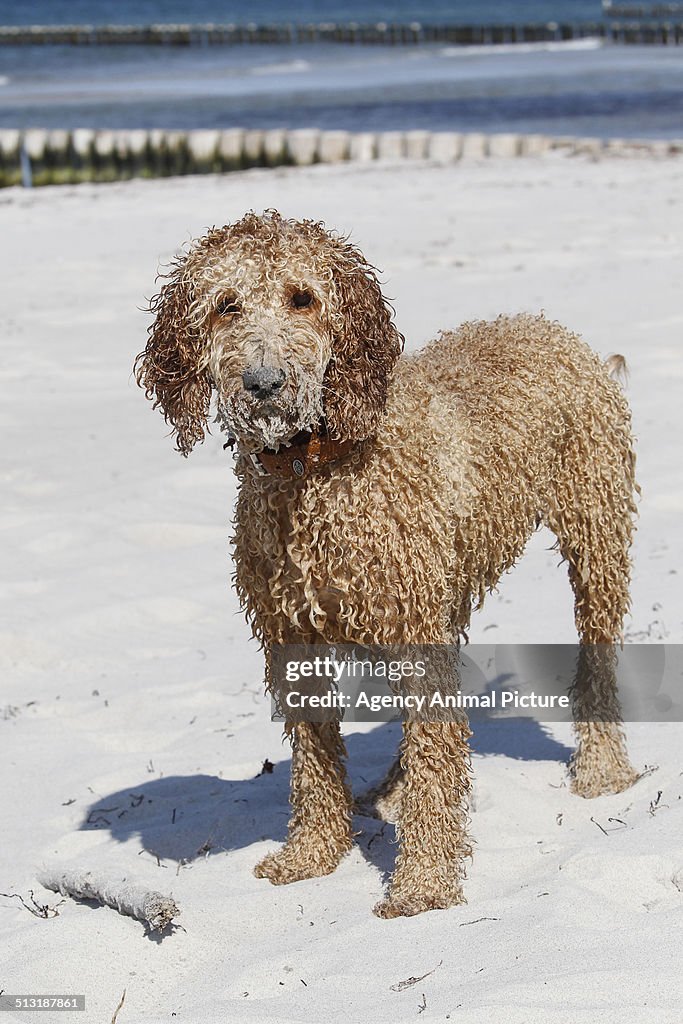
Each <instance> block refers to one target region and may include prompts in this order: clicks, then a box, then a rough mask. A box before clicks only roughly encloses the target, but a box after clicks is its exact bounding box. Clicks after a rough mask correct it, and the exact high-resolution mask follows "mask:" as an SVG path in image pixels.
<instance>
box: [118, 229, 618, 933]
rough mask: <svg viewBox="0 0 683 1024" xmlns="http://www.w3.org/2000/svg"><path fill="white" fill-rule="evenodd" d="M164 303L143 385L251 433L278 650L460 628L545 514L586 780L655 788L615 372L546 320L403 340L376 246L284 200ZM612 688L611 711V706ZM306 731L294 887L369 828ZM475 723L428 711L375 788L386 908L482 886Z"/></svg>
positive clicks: (207, 251) (439, 903)
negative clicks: (387, 826) (647, 750)
mask: <svg viewBox="0 0 683 1024" xmlns="http://www.w3.org/2000/svg"><path fill="white" fill-rule="evenodd" d="M151 310H152V312H153V313H154V314H155V317H156V318H155V321H154V323H153V324H152V325H151V327H150V331H149V339H148V342H147V347H146V349H145V350H144V352H142V353H140V355H139V356H138V359H137V362H136V371H137V379H138V382H139V383H140V384H141V385H142V387H144V389H145V391H146V393H147V395H148V397H150V398H153V400H154V403H155V405H156V406H160V407H161V410H162V411H163V413H164V416H165V417H166V420H167V421H168V422H169V423H170V424H171V425H172V427H173V432H174V435H175V438H176V440H177V446H178V449H179V450H180V451H181V452H182V453H183V454H184V455H187V454H188V453H189V451H190V450H191V449H192V447H193V445H194V444H195V443H196V442H198V441H201V440H202V439H203V438H204V435H205V431H206V430H207V419H208V417H209V413H210V406H211V401H212V396H213V395H214V393H215V399H216V403H217V411H218V418H219V422H220V423H221V425H222V427H223V429H225V430H226V431H227V432H228V433H229V435H230V436H231V437H232V438H233V439H234V443H235V445H236V454H237V461H236V471H237V474H238V477H239V481H240V492H239V499H238V503H237V512H236V533H235V539H234V542H235V558H236V586H237V590H238V593H239V597H240V599H241V601H242V603H243V605H244V608H245V609H246V611H247V613H248V616H249V619H250V621H251V623H252V626H253V630H254V633H255V634H256V636H257V637H258V638H259V639H260V640H261V641H262V643H263V645H264V647H265V649H266V655H267V654H268V650H269V648H271V647H272V645H274V644H281V643H292V642H296V643H330V642H336V643H340V642H348V643H356V642H357V643H363V644H381V645H390V644H415V643H419V644H427V643H428V644H443V643H445V644H452V643H455V642H457V641H458V640H459V639H460V638H462V637H464V636H465V632H466V630H467V627H468V623H469V620H470V614H471V611H472V609H473V607H478V606H480V605H481V603H482V601H483V599H484V596H485V594H486V592H487V591H488V590H490V589H491V588H493V587H495V585H496V584H497V582H498V580H499V579H500V576H501V574H502V573H504V572H505V571H506V570H507V569H509V568H510V567H511V566H512V565H513V564H514V562H515V561H516V560H517V558H518V557H519V556H520V555H521V553H522V551H523V549H524V546H525V544H526V542H527V540H528V539H529V537H530V535H531V534H532V532H533V531H534V530H535V529H536V528H537V526H538V525H539V524H540V523H545V524H547V526H549V527H550V529H551V530H553V531H554V533H555V535H556V537H557V540H558V544H559V549H560V551H561V553H562V555H563V556H564V559H565V560H566V561H567V563H568V567H569V577H570V580H571V584H572V587H573V588H574V594H575V609H576V625H577V629H578V633H579V637H580V641H581V645H580V651H581V652H582V654H580V655H579V660H578V669H577V683H576V693H577V694H578V695H579V696H578V698H576V699H575V701H574V709H575V717H576V733H577V738H578V747H577V750H576V752H575V754H574V756H573V759H572V763H571V776H572V787H573V789H574V791H575V792H576V793H578V794H580V795H581V796H585V797H592V796H597V795H599V794H602V793H613V792H618V791H620V790H622V789H624V788H626V787H627V786H629V785H631V784H632V783H633V782H634V781H635V779H636V778H637V775H636V772H635V771H634V769H633V768H632V767H631V765H630V763H629V760H628V756H627V753H626V748H625V744H624V739H623V732H622V726H621V723H620V721H619V717H618V703H617V698H616V690H615V680H614V671H613V662H612V659H611V657H610V654H609V652H610V647H609V645H610V644H612V643H613V642H615V641H618V640H619V638H620V636H621V630H622V620H623V617H624V614H625V612H626V611H627V608H628V605H629V594H628V583H629V553H628V552H629V545H630V542H631V537H632V532H633V519H634V514H635V504H634V490H635V489H636V484H635V481H634V456H633V452H632V444H631V434H630V417H629V410H628V407H627V404H626V402H625V399H624V397H623V395H622V392H621V389H620V387H619V385H618V384H617V383H615V382H614V381H613V380H612V379H611V376H610V372H609V369H610V367H609V365H608V364H605V363H603V362H602V361H601V360H600V359H599V358H598V356H597V355H596V354H595V353H594V352H593V351H591V349H590V348H589V347H588V346H587V345H586V344H585V343H584V342H583V341H582V340H580V339H579V338H578V337H577V336H576V335H574V334H571V333H570V332H569V331H567V330H566V329H564V328H563V327H561V326H559V325H558V324H556V323H551V322H549V321H548V320H546V319H545V318H544V317H542V316H528V315H520V316H514V317H499V318H498V319H497V320H495V321H493V322H491V323H483V322H476V323H468V324H465V325H464V326H462V327H461V328H460V329H459V330H458V331H457V332H455V333H451V332H446V333H442V334H441V335H440V336H439V337H438V338H437V339H436V340H434V341H432V342H431V343H430V344H428V345H427V346H426V348H424V349H423V350H422V351H421V352H419V353H417V354H416V355H411V356H402V354H401V353H402V348H403V338H402V336H401V334H399V332H398V331H397V329H396V327H395V326H394V324H393V322H392V315H393V311H392V309H391V307H390V306H389V305H388V303H387V301H386V300H385V299H384V298H383V296H382V292H381V290H380V285H379V283H378V279H377V275H376V272H375V270H374V268H373V267H372V266H371V265H370V264H369V263H368V262H367V261H366V260H365V259H364V257H363V255H362V254H361V253H360V252H359V250H358V249H357V248H356V247H354V246H353V245H351V244H350V243H349V242H348V240H347V239H345V238H343V237H340V236H338V235H336V234H334V233H332V232H329V231H327V230H326V229H325V228H324V226H323V225H322V224H321V223H315V222H313V221H309V220H303V221H297V220H287V219H285V218H283V217H281V216H280V215H279V214H278V213H277V212H275V211H268V212H266V213H265V214H264V215H262V216H257V215H255V214H249V215H247V216H245V217H244V218H243V219H242V220H240V221H239V222H238V223H235V224H231V225H227V226H226V227H222V228H214V229H213V230H210V231H209V232H208V234H206V235H205V236H204V237H203V238H201V239H199V240H198V241H197V242H195V243H194V244H193V245H192V246H191V248H190V249H189V252H187V253H185V254H183V255H182V256H180V257H178V258H177V259H176V261H175V262H174V263H173V264H172V266H171V269H170V271H169V273H168V275H167V279H166V283H165V284H164V285H163V287H162V288H161V291H160V293H159V294H158V295H157V296H156V297H155V298H154V299H153V300H152V304H151ZM616 358H617V360H618V357H616ZM594 645H598V646H594ZM600 645H602V646H600ZM266 660H267V662H268V656H267V657H266ZM582 694H583V697H582V696H581V695H582ZM596 694H597V695H598V696H597V698H596ZM592 699H598V701H599V702H600V703H601V705H602V707H603V710H604V708H605V707H606V708H607V713H605V714H603V715H602V716H594V715H591V714H589V713H588V712H587V711H586V701H589V700H592ZM287 731H288V733H289V735H290V738H291V740H292V744H293V758H292V783H291V804H292V817H291V821H290V826H289V834H288V839H287V841H286V843H285V844H284V846H283V847H282V849H280V850H279V851H277V852H276V853H272V854H270V855H269V856H267V857H266V858H265V859H264V860H263V861H262V862H261V863H260V864H259V865H258V866H257V868H256V874H257V875H259V876H260V877H266V878H269V879H270V880H271V881H272V882H274V883H276V884H282V883H285V882H293V881H296V880H297V879H303V878H309V877H313V876H316V875H324V874H327V873H329V872H331V871H333V870H334V868H336V866H337V865H338V864H339V862H340V860H341V859H342V857H343V856H344V854H345V853H346V852H347V851H348V850H349V849H350V847H351V843H352V830H351V814H352V809H353V804H352V797H351V792H350V789H349V786H348V784H347V780H346V774H345V769H344V762H343V759H344V756H345V749H344V743H343V740H342V738H341V735H340V731H339V725H338V723H337V722H336V721H334V722H324V723H319V724H315V723H300V722H296V723H294V722H292V723H289V724H288V726H287ZM468 736H469V730H468V728H467V725H466V723H465V722H463V721H460V722H416V721H411V722H407V723H405V725H404V737H403V743H402V748H401V754H400V759H399V761H397V763H396V764H395V765H394V766H393V768H392V769H391V771H390V772H389V775H388V777H387V780H386V784H385V785H384V787H383V788H382V789H381V790H380V791H376V793H375V797H376V798H377V799H378V804H379V807H380V808H381V809H383V810H384V811H389V812H391V811H393V812H394V813H397V815H398V832H399V836H400V841H401V844H400V850H399V853H398V859H397V863H396V869H395V872H394V875H393V879H392V881H391V885H390V888H389V892H388V894H387V896H386V898H385V899H384V900H383V902H381V903H380V904H379V905H378V907H377V908H376V912H377V913H378V914H379V915H380V916H383V917H395V916H398V915H411V914H417V913H419V912H420V911H423V910H430V909H434V908H440V907H449V906H451V905H453V904H456V903H461V902H463V900H464V897H463V890H462V885H463V879H464V877H465V868H464V864H465V860H466V858H467V857H468V856H469V854H470V843H469V841H468V837H467V824H468V817H467V799H468V793H469V788H470V768H469V751H468Z"/></svg>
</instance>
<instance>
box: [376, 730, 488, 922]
mask: <svg viewBox="0 0 683 1024" xmlns="http://www.w3.org/2000/svg"><path fill="white" fill-rule="evenodd" d="M469 735H470V731H469V728H468V726H467V724H466V722H406V723H405V725H404V738H403V750H402V758H401V760H402V763H403V765H404V768H405V786H404V788H403V793H402V799H401V811H400V817H399V823H398V834H399V839H400V842H401V846H400V850H399V854H398V858H397V861H396V870H395V871H394V874H393V877H392V880H391V884H390V887H389V893H388V895H387V897H386V899H384V900H382V902H381V903H378V904H377V906H376V907H375V913H376V914H377V915H378V917H410V916H412V915H413V914H420V913H421V912H422V911H423V910H437V909H442V908H445V907H451V906H453V905H454V904H457V903H464V902H465V898H464V896H463V892H462V882H463V879H464V878H465V858H466V857H469V856H470V854H471V847H470V843H469V841H468V838H467V831H466V830H467V795H468V793H469V789H470V772H469V748H468V744H467V739H468V737H469Z"/></svg>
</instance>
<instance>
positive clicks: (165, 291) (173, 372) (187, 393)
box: [135, 259, 211, 455]
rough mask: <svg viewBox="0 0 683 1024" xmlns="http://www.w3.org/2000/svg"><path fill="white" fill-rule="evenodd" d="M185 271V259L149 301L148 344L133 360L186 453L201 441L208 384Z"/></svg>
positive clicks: (147, 391) (141, 382) (208, 400)
mask: <svg viewBox="0 0 683 1024" xmlns="http://www.w3.org/2000/svg"><path fill="white" fill-rule="evenodd" d="M183 271H184V260H182V259H179V260H177V261H176V262H175V263H174V264H173V265H172V269H171V271H170V273H169V274H168V280H167V283H166V284H165V285H164V286H163V288H162V289H161V291H160V292H159V294H158V295H155V296H154V298H153V299H152V300H151V302H150V304H149V312H150V313H154V314H155V320H154V322H153V323H152V324H151V325H150V327H149V329H148V335H149V337H148V340H147V346H146V348H145V350H144V352H141V353H140V354H139V355H138V357H137V359H136V360H135V379H136V380H137V382H138V384H139V385H140V387H142V388H144V389H145V394H146V396H147V398H151V399H152V400H153V402H154V408H155V409H156V408H157V407H160V408H161V410H162V412H163V414H164V418H165V420H166V422H167V423H170V424H171V426H172V427H173V434H174V436H175V439H176V445H177V448H178V451H179V452H182V454H183V455H188V454H189V453H190V452H191V451H192V448H193V447H194V445H195V444H196V443H197V442H198V441H203V440H204V435H205V431H206V429H207V420H208V416H209V407H210V403H211V384H210V382H209V378H208V376H207V373H206V370H205V369H204V368H203V367H202V366H201V348H202V337H201V332H200V331H199V330H198V329H197V327H196V326H195V325H194V324H193V323H192V321H191V319H190V308H191V306H192V301H193V295H192V285H191V284H190V282H189V280H187V277H186V276H184V274H183Z"/></svg>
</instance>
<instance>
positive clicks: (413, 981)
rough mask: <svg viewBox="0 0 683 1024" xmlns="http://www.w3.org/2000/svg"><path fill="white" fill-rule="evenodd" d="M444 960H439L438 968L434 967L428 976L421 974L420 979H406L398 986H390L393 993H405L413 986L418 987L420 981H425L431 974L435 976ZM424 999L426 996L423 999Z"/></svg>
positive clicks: (398, 983)
mask: <svg viewBox="0 0 683 1024" xmlns="http://www.w3.org/2000/svg"><path fill="white" fill-rule="evenodd" d="M442 963H443V960H439V962H438V964H437V965H436V967H432V969H431V971H427V973H426V974H421V975H420V976H419V978H414V977H411V978H406V979H405V981H399V982H397V984H396V985H390V986H389V988H390V989H391V991H392V992H405V990H406V989H407V988H412V986H413V985H417V983H418V981H424V980H425V978H428V977H429V975H430V974H433V973H434V971H435V970H437V968H439V967H441V964H442ZM422 998H423V999H424V996H423V997H422Z"/></svg>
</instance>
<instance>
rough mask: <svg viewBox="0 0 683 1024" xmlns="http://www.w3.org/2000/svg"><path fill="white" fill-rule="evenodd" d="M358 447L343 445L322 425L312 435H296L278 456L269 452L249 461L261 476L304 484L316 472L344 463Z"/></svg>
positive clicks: (270, 450)
mask: <svg viewBox="0 0 683 1024" xmlns="http://www.w3.org/2000/svg"><path fill="white" fill-rule="evenodd" d="M357 445H358V441H350V440H344V441H339V440H335V439H333V438H331V437H329V435H328V433H327V431H326V430H325V427H324V425H323V424H319V425H318V426H317V427H316V428H315V430H313V432H312V433H309V432H308V431H304V430H302V431H301V432H300V433H298V434H296V436H295V437H294V438H292V443H291V444H290V445H289V446H288V447H287V448H280V450H279V451H277V452H275V451H273V450H272V449H270V448H265V449H264V450H263V451H261V452H256V453H255V454H253V455H250V456H249V458H250V459H251V461H252V463H253V465H254V466H255V468H256V470H257V472H258V474H259V476H276V477H279V478H280V479H282V480H301V479H302V478H303V477H305V476H308V475H309V473H311V472H313V470H314V469H319V468H320V466H326V465H327V464H328V463H330V462H336V461H337V460H338V459H343V458H344V456H345V455H348V454H349V452H351V451H352V450H353V449H354V448H355V447H356V446H357Z"/></svg>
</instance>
